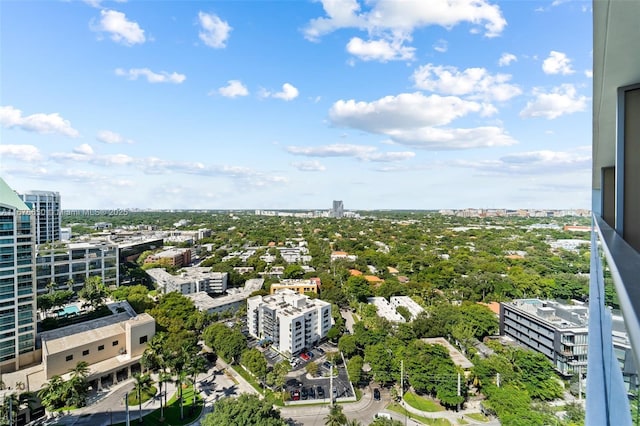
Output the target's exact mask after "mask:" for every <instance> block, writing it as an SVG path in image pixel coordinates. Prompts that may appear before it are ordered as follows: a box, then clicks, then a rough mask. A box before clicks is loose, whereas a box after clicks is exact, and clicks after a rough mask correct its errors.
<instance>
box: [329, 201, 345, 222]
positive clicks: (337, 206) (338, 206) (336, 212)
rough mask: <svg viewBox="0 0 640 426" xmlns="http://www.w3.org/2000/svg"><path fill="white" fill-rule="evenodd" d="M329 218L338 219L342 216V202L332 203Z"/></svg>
mask: <svg viewBox="0 0 640 426" xmlns="http://www.w3.org/2000/svg"><path fill="white" fill-rule="evenodd" d="M331 216H333V217H338V218H339V217H343V216H344V204H343V203H342V200H334V201H333V209H332V210H331Z"/></svg>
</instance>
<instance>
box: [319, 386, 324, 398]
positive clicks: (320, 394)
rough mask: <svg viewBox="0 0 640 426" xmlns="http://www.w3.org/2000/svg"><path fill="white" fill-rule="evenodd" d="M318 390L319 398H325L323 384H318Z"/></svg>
mask: <svg viewBox="0 0 640 426" xmlns="http://www.w3.org/2000/svg"><path fill="white" fill-rule="evenodd" d="M317 392H318V398H324V389H322V387H321V386H318V389H317Z"/></svg>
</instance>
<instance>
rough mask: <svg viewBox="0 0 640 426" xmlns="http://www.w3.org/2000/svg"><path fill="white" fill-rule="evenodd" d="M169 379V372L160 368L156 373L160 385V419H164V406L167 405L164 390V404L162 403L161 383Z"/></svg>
mask: <svg viewBox="0 0 640 426" xmlns="http://www.w3.org/2000/svg"><path fill="white" fill-rule="evenodd" d="M169 380H171V374H169V373H167V372H166V371H164V370H162V371H160V373H159V374H158V385H160V421H161V422H163V421H164V406H165V405H167V391H166V389H165V392H164V404H163V403H162V385H163V384H165V383H167V382H168V381H169Z"/></svg>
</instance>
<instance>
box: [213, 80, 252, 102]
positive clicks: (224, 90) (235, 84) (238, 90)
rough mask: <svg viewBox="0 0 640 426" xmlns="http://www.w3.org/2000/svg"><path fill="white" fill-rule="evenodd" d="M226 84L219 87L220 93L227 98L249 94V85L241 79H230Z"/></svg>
mask: <svg viewBox="0 0 640 426" xmlns="http://www.w3.org/2000/svg"><path fill="white" fill-rule="evenodd" d="M227 83H228V84H227V85H226V86H223V87H221V88H219V89H218V93H220V94H221V95H222V96H224V97H226V98H235V97H238V96H247V95H248V94H249V90H247V87H246V86H245V85H244V84H242V82H241V81H240V80H229V81H228V82H227Z"/></svg>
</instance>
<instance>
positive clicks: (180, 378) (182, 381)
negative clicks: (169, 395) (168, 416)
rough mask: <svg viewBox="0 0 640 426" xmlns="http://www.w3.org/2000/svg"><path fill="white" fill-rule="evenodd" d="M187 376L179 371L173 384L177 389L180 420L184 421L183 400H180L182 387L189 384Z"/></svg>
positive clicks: (183, 371) (182, 371) (184, 372)
mask: <svg viewBox="0 0 640 426" xmlns="http://www.w3.org/2000/svg"><path fill="white" fill-rule="evenodd" d="M188 377H189V375H188V374H187V372H186V371H185V370H180V371H178V372H177V373H176V380H175V381H174V383H175V384H176V386H177V387H178V399H179V400H180V420H182V419H184V400H183V398H182V385H186V384H187V383H189V378H188Z"/></svg>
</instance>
